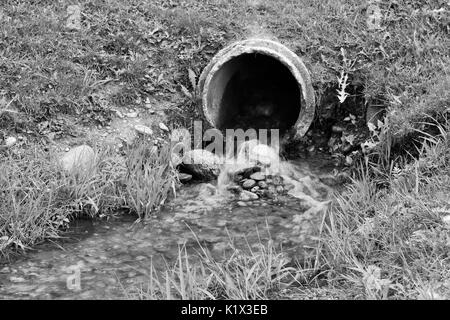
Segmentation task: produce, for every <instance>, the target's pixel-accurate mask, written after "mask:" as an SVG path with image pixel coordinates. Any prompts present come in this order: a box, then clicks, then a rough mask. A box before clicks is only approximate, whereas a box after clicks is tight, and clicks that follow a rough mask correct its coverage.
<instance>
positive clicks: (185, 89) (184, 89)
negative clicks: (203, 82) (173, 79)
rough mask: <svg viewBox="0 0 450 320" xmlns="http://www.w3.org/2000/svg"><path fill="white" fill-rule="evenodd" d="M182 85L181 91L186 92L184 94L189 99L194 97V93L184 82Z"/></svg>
mask: <svg viewBox="0 0 450 320" xmlns="http://www.w3.org/2000/svg"><path fill="white" fill-rule="evenodd" d="M180 86H181V91H182V92H183V93H184V95H185V96H186V97H188V98H189V99H192V94H191V93H190V92H189V90H188V89H187V88H186V87H185V86H183V85H182V84H180Z"/></svg>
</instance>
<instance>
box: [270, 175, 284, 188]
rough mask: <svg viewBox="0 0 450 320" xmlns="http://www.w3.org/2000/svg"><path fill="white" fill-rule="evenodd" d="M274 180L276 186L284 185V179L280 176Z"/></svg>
mask: <svg viewBox="0 0 450 320" xmlns="http://www.w3.org/2000/svg"><path fill="white" fill-rule="evenodd" d="M272 179H273V184H274V185H276V186H279V185H282V184H283V178H282V177H280V176H274V177H273V178H272Z"/></svg>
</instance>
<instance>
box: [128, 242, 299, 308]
mask: <svg viewBox="0 0 450 320" xmlns="http://www.w3.org/2000/svg"><path fill="white" fill-rule="evenodd" d="M199 247H200V250H199V252H198V255H191V254H189V253H188V252H187V250H186V248H185V247H180V248H179V252H178V259H177V261H176V263H175V264H174V265H173V266H169V265H168V266H167V269H166V270H165V271H162V272H161V271H157V270H156V269H155V268H154V267H153V265H151V266H150V267H151V268H150V274H149V280H148V282H147V283H144V284H142V285H141V286H135V287H132V288H129V289H127V290H126V291H125V292H126V295H127V297H128V298H131V299H150V300H157V299H163V300H172V299H184V300H186V299H196V300H204V299H232V300H247V299H251V300H255V299H270V298H275V297H276V295H277V294H279V291H280V290H282V289H284V288H286V287H289V285H290V283H292V282H295V274H296V273H298V271H297V270H296V269H295V268H293V267H292V266H290V259H289V258H288V257H287V256H286V254H284V253H280V252H276V250H275V248H274V246H273V243H272V242H271V241H269V242H268V243H266V244H262V243H261V244H260V246H259V247H258V248H257V249H254V248H253V249H250V248H248V249H247V250H242V249H238V248H236V247H235V246H234V245H233V244H232V243H230V250H231V251H232V253H231V254H230V256H229V257H228V258H227V259H225V260H216V259H214V258H213V257H212V256H211V254H210V253H209V251H208V250H207V249H206V248H204V247H202V246H201V245H200V244H199Z"/></svg>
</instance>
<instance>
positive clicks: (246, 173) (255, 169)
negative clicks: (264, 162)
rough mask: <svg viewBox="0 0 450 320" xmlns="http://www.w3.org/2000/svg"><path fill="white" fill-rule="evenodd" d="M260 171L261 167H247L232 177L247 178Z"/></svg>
mask: <svg viewBox="0 0 450 320" xmlns="http://www.w3.org/2000/svg"><path fill="white" fill-rule="evenodd" d="M258 171H261V167H258V166H249V167H245V168H242V169H239V170H237V171H236V172H234V175H236V176H237V175H239V176H243V177H244V178H249V177H250V176H251V175H252V174H253V173H255V172H258Z"/></svg>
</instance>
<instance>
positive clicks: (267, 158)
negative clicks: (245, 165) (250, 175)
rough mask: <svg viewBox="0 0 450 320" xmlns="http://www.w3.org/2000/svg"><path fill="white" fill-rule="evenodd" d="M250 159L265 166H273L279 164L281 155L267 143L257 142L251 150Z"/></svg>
mask: <svg viewBox="0 0 450 320" xmlns="http://www.w3.org/2000/svg"><path fill="white" fill-rule="evenodd" d="M249 160H250V161H256V163H260V164H262V165H264V166H272V165H274V164H278V163H279V161H280V157H279V156H278V154H277V153H276V151H275V149H273V148H271V147H269V146H268V145H265V144H257V145H256V146H254V147H253V148H250V150H249Z"/></svg>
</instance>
